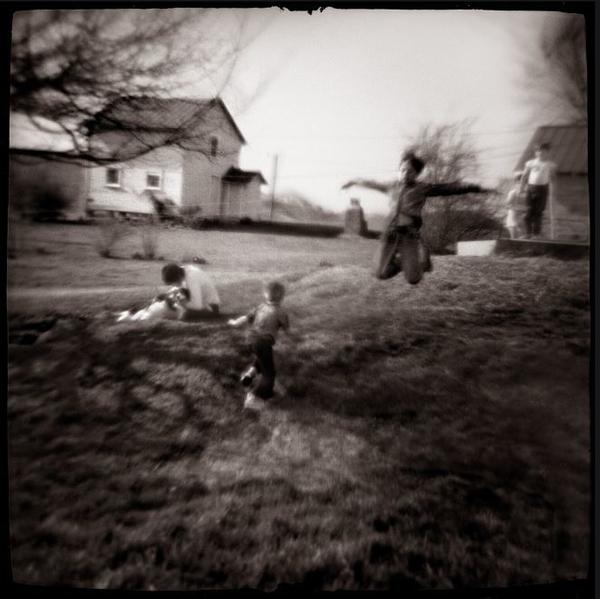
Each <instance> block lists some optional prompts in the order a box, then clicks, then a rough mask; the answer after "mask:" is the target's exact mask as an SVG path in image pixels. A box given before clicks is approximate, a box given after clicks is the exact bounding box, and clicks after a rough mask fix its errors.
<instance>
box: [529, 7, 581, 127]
mask: <svg viewBox="0 0 600 599" xmlns="http://www.w3.org/2000/svg"><path fill="white" fill-rule="evenodd" d="M522 83H523V85H524V86H525V92H526V93H527V94H528V96H529V97H530V99H531V100H532V101H533V102H535V104H536V106H537V107H539V108H541V109H542V111H543V112H546V113H548V114H550V115H551V116H552V117H554V118H555V119H557V120H563V121H568V122H572V123H578V124H587V121H588V110H587V59H586V31H585V18H584V17H583V16H582V15H579V14H573V13H557V14H553V15H551V16H550V17H549V18H548V19H547V20H546V22H545V23H544V27H543V29H542V31H541V33H540V36H539V39H538V40H537V41H536V44H535V45H534V46H533V48H532V51H531V52H530V54H529V55H528V57H527V59H526V60H525V64H524V69H523V76H522Z"/></svg>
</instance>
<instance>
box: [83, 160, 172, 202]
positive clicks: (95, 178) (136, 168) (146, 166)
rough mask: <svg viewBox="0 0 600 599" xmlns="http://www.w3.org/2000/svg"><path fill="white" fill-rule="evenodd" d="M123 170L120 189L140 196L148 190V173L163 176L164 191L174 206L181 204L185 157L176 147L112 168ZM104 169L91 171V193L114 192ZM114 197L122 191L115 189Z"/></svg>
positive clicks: (162, 185)
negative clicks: (107, 181)
mask: <svg viewBox="0 0 600 599" xmlns="http://www.w3.org/2000/svg"><path fill="white" fill-rule="evenodd" d="M111 168H120V169H121V189H122V190H124V191H128V192H130V193H133V194H136V195H139V194H141V193H143V192H144V190H145V189H146V175H147V173H160V175H161V179H162V182H161V188H162V191H164V193H165V194H166V195H167V196H168V197H169V198H170V199H172V200H173V201H174V202H175V203H177V204H179V205H181V202H182V176H183V167H182V157H181V152H180V151H179V150H177V149H174V148H159V149H157V150H153V151H152V152H149V153H148V154H146V155H145V156H142V157H140V158H136V159H135V160H130V161H128V162H124V163H120V164H114V165H111ZM106 169H107V167H105V166H98V167H94V168H92V169H91V173H90V192H91V193H94V192H102V193H111V190H112V188H111V187H110V186H107V185H106ZM114 193H115V198H117V197H118V195H119V190H114Z"/></svg>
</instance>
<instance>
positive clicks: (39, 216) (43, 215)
mask: <svg viewBox="0 0 600 599" xmlns="http://www.w3.org/2000/svg"><path fill="white" fill-rule="evenodd" d="M70 204H71V202H70V200H69V199H68V198H67V197H65V195H64V194H63V192H62V191H61V190H60V189H58V188H52V187H49V188H39V189H35V190H34V191H33V193H32V196H31V203H30V210H31V217H32V219H33V220H36V221H52V220H57V219H59V218H60V217H61V216H62V215H63V213H64V211H65V210H66V209H67V208H68V207H69V205H70Z"/></svg>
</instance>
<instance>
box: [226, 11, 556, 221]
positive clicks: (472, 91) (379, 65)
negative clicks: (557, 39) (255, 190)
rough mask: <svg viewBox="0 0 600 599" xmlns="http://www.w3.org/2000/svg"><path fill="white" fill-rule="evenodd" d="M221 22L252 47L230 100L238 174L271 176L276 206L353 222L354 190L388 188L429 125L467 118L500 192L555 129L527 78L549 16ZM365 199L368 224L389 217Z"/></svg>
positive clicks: (373, 198)
mask: <svg viewBox="0 0 600 599" xmlns="http://www.w3.org/2000/svg"><path fill="white" fill-rule="evenodd" d="M217 10H218V11H219V12H218V15H217V17H218V19H217V20H220V21H222V22H223V23H227V22H229V23H232V22H235V23H239V22H240V21H243V23H244V28H245V32H246V35H247V36H248V37H249V38H252V39H253V41H252V42H251V43H250V44H249V45H248V46H247V47H245V48H244V50H243V52H242V53H241V55H240V57H239V59H238V61H237V64H236V66H235V70H234V72H233V76H232V77H231V80H230V81H229V83H228V85H227V86H226V87H225V88H224V89H223V90H222V91H221V95H222V97H223V99H224V100H225V103H226V104H227V106H228V107H229V109H230V111H231V112H232V114H233V116H234V118H235V119H236V122H237V123H238V125H239V127H240V129H241V131H242V133H243V135H244V137H245V138H246V140H247V142H248V143H247V145H246V146H245V147H244V149H243V151H242V156H241V167H242V168H245V169H248V170H260V171H261V172H262V173H263V175H264V177H265V178H266V179H267V181H268V185H267V186H266V188H265V189H264V191H265V192H266V193H271V192H272V189H273V184H274V187H275V192H276V194H285V193H286V192H291V191H295V192H298V193H300V194H302V195H304V196H306V197H307V198H308V199H310V200H312V201H313V202H315V203H317V204H319V205H321V206H323V207H325V208H328V209H332V210H336V211H340V210H344V209H345V208H346V206H347V204H348V200H349V196H348V191H341V190H340V187H341V185H342V184H343V183H344V182H346V181H347V180H349V179H352V178H355V177H367V178H374V179H378V180H384V181H385V180H390V179H391V178H393V176H394V173H395V171H396V167H397V164H398V159H399V156H400V154H401V152H402V149H403V148H404V147H406V145H407V144H409V142H410V139H411V137H412V136H414V135H415V134H416V133H417V131H418V129H419V128H420V127H421V126H423V125H426V124H429V123H432V124H442V123H450V122H457V121H463V120H466V119H468V120H469V121H470V122H471V126H470V134H471V136H472V140H473V144H474V146H475V147H476V149H477V152H478V157H479V164H480V173H479V177H478V182H479V183H482V184H484V185H490V186H491V185H496V184H497V183H498V180H499V179H500V178H502V177H509V176H510V175H511V173H512V172H513V170H514V167H515V165H516V163H517V161H518V159H519V157H520V155H521V153H522V151H523V149H524V148H525V146H526V144H527V142H528V140H529V138H530V137H531V136H532V135H533V132H534V130H535V127H536V126H538V125H542V124H549V122H548V120H547V118H548V117H547V116H546V115H544V113H543V111H541V110H539V108H536V107H534V106H533V105H532V103H531V101H530V100H528V98H527V93H526V91H527V90H526V87H527V85H526V82H525V81H524V79H523V68H522V65H523V60H524V54H526V53H528V52H529V51H531V50H532V47H533V44H535V42H536V39H537V35H538V34H539V31H540V29H541V27H542V24H543V22H544V19H547V18H548V17H549V13H546V12H541V11H533V12H527V11H482V10H383V9H374V10H368V9H352V10H341V9H333V8H327V9H325V10H324V11H323V12H313V13H312V14H311V15H309V14H308V13H306V12H299V11H289V10H281V9H278V8H265V9H262V8H255V9H225V8H223V9H217ZM545 119H546V120H545ZM275 156H276V157H277V159H276V160H277V170H276V177H274V174H275V168H274V162H275ZM352 194H353V196H354V197H355V196H356V193H355V190H352ZM360 200H361V203H362V205H363V208H364V209H365V211H366V212H385V211H386V210H387V207H388V206H387V200H386V198H385V196H382V195H381V194H378V193H377V192H369V191H366V192H361V193H360Z"/></svg>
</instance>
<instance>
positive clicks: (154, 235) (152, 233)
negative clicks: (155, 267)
mask: <svg viewBox="0 0 600 599" xmlns="http://www.w3.org/2000/svg"><path fill="white" fill-rule="evenodd" d="M140 234H141V237H142V256H143V257H144V258H146V259H147V260H152V259H154V258H155V257H156V249H157V247H158V229H156V228H155V227H153V226H143V227H141V229H140Z"/></svg>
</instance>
